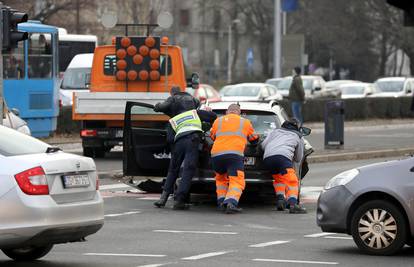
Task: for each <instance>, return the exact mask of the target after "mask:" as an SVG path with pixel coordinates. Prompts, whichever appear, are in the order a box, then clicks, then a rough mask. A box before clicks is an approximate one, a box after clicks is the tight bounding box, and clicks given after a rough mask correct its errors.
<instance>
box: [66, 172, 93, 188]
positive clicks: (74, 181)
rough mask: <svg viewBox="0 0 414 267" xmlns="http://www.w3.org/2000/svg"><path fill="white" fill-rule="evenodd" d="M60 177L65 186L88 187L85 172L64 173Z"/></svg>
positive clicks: (87, 178) (88, 182) (87, 177)
mask: <svg viewBox="0 0 414 267" xmlns="http://www.w3.org/2000/svg"><path fill="white" fill-rule="evenodd" d="M62 179H63V186H64V187H65V188H74V187H88V186H89V184H90V181H89V176H88V175H87V174H76V175H64V176H62Z"/></svg>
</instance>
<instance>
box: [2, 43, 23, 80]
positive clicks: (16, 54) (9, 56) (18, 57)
mask: <svg viewBox="0 0 414 267" xmlns="http://www.w3.org/2000/svg"><path fill="white" fill-rule="evenodd" d="M24 69H25V62H24V49H23V42H18V46H17V48H14V49H11V50H10V51H4V52H3V77H4V79H16V80H20V79H23V78H24Z"/></svg>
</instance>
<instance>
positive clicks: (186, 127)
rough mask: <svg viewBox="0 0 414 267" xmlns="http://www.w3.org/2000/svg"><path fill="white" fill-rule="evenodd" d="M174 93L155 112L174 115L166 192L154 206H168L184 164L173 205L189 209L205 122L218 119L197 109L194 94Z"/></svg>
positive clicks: (211, 113) (180, 208)
mask: <svg viewBox="0 0 414 267" xmlns="http://www.w3.org/2000/svg"><path fill="white" fill-rule="evenodd" d="M178 89H179V88H178ZM171 91H172V97H171V98H169V99H167V100H166V101H165V102H164V103H161V104H157V105H156V106H155V108H154V110H155V111H163V112H164V113H166V114H168V115H170V116H173V117H172V118H171V119H170V120H169V123H170V126H171V129H172V133H173V137H172V141H171V142H172V143H173V146H172V153H171V160H170V165H169V168H168V174H167V178H166V180H165V183H164V188H163V192H162V194H161V197H160V199H159V200H158V201H157V202H155V203H154V205H155V206H156V207H158V208H161V207H164V206H165V204H166V203H167V200H168V197H169V195H170V194H171V193H173V191H174V185H175V183H176V180H177V178H178V175H179V172H180V168H181V166H182V165H183V170H182V175H181V182H180V184H179V186H178V188H177V191H176V192H175V196H174V205H173V209H179V210H183V209H188V208H189V205H188V204H187V203H185V200H186V198H187V196H188V194H189V191H190V187H191V180H192V178H193V176H194V173H195V171H196V168H197V164H198V148H199V144H200V142H201V134H202V133H203V130H202V121H206V122H210V123H212V122H213V121H214V120H215V119H216V117H217V116H216V114H215V113H213V112H210V111H205V110H196V107H197V101H195V99H194V98H193V97H192V96H191V95H189V94H187V93H181V92H178V93H177V91H176V89H174V91H173V89H172V90H171ZM176 113H178V114H176Z"/></svg>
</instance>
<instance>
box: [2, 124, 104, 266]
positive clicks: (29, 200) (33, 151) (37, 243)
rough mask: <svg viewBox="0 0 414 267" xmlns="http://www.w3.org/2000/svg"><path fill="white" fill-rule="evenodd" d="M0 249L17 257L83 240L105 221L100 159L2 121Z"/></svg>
mask: <svg viewBox="0 0 414 267" xmlns="http://www.w3.org/2000/svg"><path fill="white" fill-rule="evenodd" d="M0 166H1V168H0V170H1V171H0V210H1V212H0V249H1V250H2V251H3V252H4V253H5V254H6V255H7V256H9V257H10V258H12V259H15V260H33V259H37V258H40V257H43V256H44V255H46V254H47V253H48V252H49V251H50V250H51V249H52V247H53V245H54V244H59V243H67V242H77V241H83V240H84V238H85V237H86V236H88V235H90V234H93V233H95V232H97V231H98V230H99V229H100V228H101V227H102V225H103V223H104V211H103V200H102V197H101V195H100V193H99V191H98V181H99V180H98V176H97V172H96V167H95V163H94V161H93V160H92V159H91V158H85V157H81V156H77V155H73V154H68V153H64V152H62V151H60V150H59V149H58V148H56V147H51V146H49V145H48V144H46V143H43V142H41V141H39V140H37V139H35V138H33V137H30V136H27V135H25V134H22V133H19V132H17V131H15V130H13V129H10V128H7V127H4V126H0Z"/></svg>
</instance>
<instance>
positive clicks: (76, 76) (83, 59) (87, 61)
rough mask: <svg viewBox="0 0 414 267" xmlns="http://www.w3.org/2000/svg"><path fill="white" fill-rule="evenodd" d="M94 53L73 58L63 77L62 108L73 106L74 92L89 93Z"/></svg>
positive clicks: (61, 90)
mask: <svg viewBox="0 0 414 267" xmlns="http://www.w3.org/2000/svg"><path fill="white" fill-rule="evenodd" d="M92 61H93V53H89V54H79V55H76V56H74V57H73V59H72V61H71V62H70V63H69V66H68V68H67V69H66V71H65V74H64V75H63V80H62V83H61V85H60V90H59V98H60V103H61V105H62V106H72V104H73V99H72V96H73V92H87V91H89V83H90V77H91V69H92Z"/></svg>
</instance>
